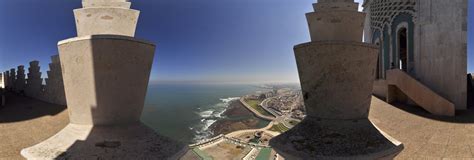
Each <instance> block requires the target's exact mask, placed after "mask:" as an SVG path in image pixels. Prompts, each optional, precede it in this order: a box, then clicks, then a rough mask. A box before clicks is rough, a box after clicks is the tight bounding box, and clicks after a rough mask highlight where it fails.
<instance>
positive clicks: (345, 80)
mask: <svg viewBox="0 0 474 160" xmlns="http://www.w3.org/2000/svg"><path fill="white" fill-rule="evenodd" d="M314 9H315V12H312V13H307V14H306V17H307V20H308V24H309V29H310V35H311V42H309V43H304V44H300V45H296V46H295V47H294V51H295V57H296V63H297V66H298V72H299V76H300V81H301V88H302V92H303V98H304V102H305V107H306V112H307V117H306V118H305V119H304V120H303V121H302V122H301V123H300V124H298V125H297V126H295V127H294V128H292V129H291V130H289V131H287V132H285V133H283V134H281V135H279V136H277V137H275V138H273V139H272V140H271V141H270V144H271V146H272V147H273V148H274V149H275V150H276V151H277V152H278V153H280V154H282V155H283V156H284V157H286V158H288V159H378V158H391V157H394V156H395V155H397V154H398V153H399V152H400V151H401V150H402V148H403V145H402V144H401V143H400V142H398V141H396V140H394V139H393V138H390V137H389V136H388V135H386V134H384V133H383V132H381V131H379V130H378V129H377V127H375V126H374V125H373V124H372V123H371V122H370V121H369V119H368V114H369V109H370V104H371V98H372V95H371V91H372V85H373V81H374V79H375V65H376V62H377V51H378V48H377V47H376V46H375V45H371V44H366V43H362V42H361V41H362V30H363V27H364V19H365V14H364V13H361V12H358V11H357V10H358V4H357V3H354V1H353V0H319V1H318V3H316V4H314ZM387 137H388V138H387Z"/></svg>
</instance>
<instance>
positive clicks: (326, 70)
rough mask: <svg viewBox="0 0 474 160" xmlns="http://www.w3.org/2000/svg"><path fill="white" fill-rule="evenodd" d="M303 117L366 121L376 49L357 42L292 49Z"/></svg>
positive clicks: (300, 46)
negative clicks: (304, 108) (302, 102)
mask: <svg viewBox="0 0 474 160" xmlns="http://www.w3.org/2000/svg"><path fill="white" fill-rule="evenodd" d="M295 57H296V63H297V66H298V72H299V76H300V81H301V87H302V92H303V96H304V99H305V106H306V112H307V115H308V116H310V117H317V118H323V119H361V118H367V116H368V111H369V107H370V99H371V92H372V82H373V80H374V79H375V77H374V76H375V74H374V70H375V68H374V66H375V63H376V61H377V48H376V47H375V46H372V45H368V44H364V43H358V42H311V43H306V44H302V45H298V46H296V47H295Z"/></svg>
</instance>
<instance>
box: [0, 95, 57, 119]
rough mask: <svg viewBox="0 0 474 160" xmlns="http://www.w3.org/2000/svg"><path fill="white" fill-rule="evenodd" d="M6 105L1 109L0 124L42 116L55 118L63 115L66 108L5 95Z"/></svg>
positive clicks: (22, 97) (18, 96)
mask: <svg viewBox="0 0 474 160" xmlns="http://www.w3.org/2000/svg"><path fill="white" fill-rule="evenodd" d="M5 97H6V105H5V106H4V107H2V108H0V123H8V122H18V121H26V120H31V119H35V118H38V117H42V116H53V115H57V114H59V113H61V112H62V111H64V110H65V109H66V106H63V105H57V104H51V103H46V102H43V101H40V100H36V99H33V98H28V97H24V96H20V95H17V94H15V93H11V92H7V93H5Z"/></svg>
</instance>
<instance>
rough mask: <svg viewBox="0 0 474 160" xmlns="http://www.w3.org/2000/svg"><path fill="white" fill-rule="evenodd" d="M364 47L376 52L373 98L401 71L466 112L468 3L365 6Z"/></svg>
mask: <svg viewBox="0 0 474 160" xmlns="http://www.w3.org/2000/svg"><path fill="white" fill-rule="evenodd" d="M363 6H364V12H365V13H367V15H368V16H367V17H366V20H365V28H364V39H365V42H368V43H372V44H376V45H379V46H380V49H379V60H378V65H377V71H376V72H377V79H378V80H377V82H376V85H375V86H374V94H376V95H377V96H380V97H386V96H387V95H386V93H387V85H386V82H385V80H386V78H387V76H386V74H387V70H390V69H400V70H402V71H404V72H406V73H407V74H409V75H410V76H412V77H413V78H414V79H416V80H418V81H419V82H421V83H422V84H423V85H425V86H427V87H428V88H430V89H431V90H433V91H434V92H436V93H437V94H439V95H440V96H441V97H443V98H445V99H447V100H449V101H450V102H452V103H453V104H454V105H455V107H456V109H457V110H464V109H466V101H467V99H466V97H467V84H466V81H465V79H466V74H467V37H466V36H467V0H449V1H446V0H366V1H365V3H364V5H363Z"/></svg>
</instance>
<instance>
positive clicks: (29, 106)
mask: <svg viewBox="0 0 474 160" xmlns="http://www.w3.org/2000/svg"><path fill="white" fill-rule="evenodd" d="M65 109H66V107H65V106H60V105H54V104H49V103H45V102H41V101H38V100H34V99H30V98H25V97H20V96H15V95H12V94H7V105H6V106H5V107H4V108H0V160H16V159H24V158H23V157H22V156H21V155H20V151H21V149H23V148H25V147H29V146H32V145H35V144H37V143H38V142H41V141H43V140H46V139H47V138H49V137H51V136H52V135H54V134H55V133H57V132H58V131H60V130H61V129H62V128H64V127H65V126H66V125H67V124H68V123H69V119H68V113H67V111H66V110H65Z"/></svg>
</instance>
